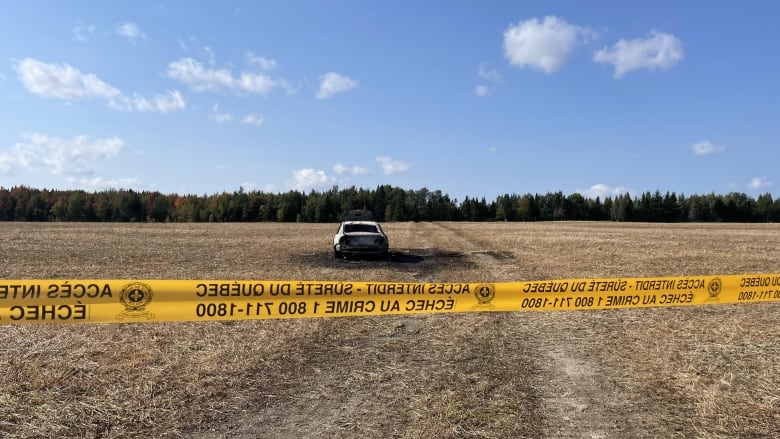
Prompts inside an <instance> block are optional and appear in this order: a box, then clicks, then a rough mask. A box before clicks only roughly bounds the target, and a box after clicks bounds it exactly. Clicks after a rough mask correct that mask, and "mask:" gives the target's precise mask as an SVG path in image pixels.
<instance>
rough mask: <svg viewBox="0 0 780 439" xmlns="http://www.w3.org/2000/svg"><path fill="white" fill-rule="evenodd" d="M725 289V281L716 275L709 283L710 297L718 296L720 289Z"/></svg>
mask: <svg viewBox="0 0 780 439" xmlns="http://www.w3.org/2000/svg"><path fill="white" fill-rule="evenodd" d="M722 289H723V282H722V281H721V280H720V278H719V277H716V278H715V279H713V280H711V281H710V283H708V284H707V292H708V293H709V294H710V299H715V298H717V297H718V294H720V291H721V290H722Z"/></svg>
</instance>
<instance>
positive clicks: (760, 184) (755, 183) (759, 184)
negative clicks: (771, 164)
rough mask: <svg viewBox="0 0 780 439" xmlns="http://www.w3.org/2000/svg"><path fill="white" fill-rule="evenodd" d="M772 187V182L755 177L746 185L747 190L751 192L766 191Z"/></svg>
mask: <svg viewBox="0 0 780 439" xmlns="http://www.w3.org/2000/svg"><path fill="white" fill-rule="evenodd" d="M773 185H774V182H772V181H769V180H767V178H766V177H755V178H752V179H751V180H750V183H748V188H749V189H753V190H758V189H766V188H770V187H772V186H773Z"/></svg>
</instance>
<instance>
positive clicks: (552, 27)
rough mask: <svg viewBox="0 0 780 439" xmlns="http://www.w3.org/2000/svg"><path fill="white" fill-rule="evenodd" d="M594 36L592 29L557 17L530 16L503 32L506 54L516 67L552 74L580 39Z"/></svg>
mask: <svg viewBox="0 0 780 439" xmlns="http://www.w3.org/2000/svg"><path fill="white" fill-rule="evenodd" d="M592 35H594V32H593V31H591V30H589V29H587V28H583V27H580V26H575V25H572V24H569V23H567V22H566V20H564V19H562V18H558V17H555V16H547V17H544V18H543V19H542V20H539V19H538V18H531V19H529V20H526V21H520V22H518V23H517V24H515V25H510V26H509V28H507V30H506V31H505V32H504V55H505V56H506V58H507V59H508V60H509V63H510V64H513V65H515V66H518V67H521V68H522V67H530V68H532V69H535V70H541V71H543V72H545V73H553V72H556V71H557V70H559V69H560V68H561V67H562V66H563V65H564V64H565V63H566V60H567V59H568V58H569V54H570V53H571V51H572V49H573V48H574V46H575V45H576V44H577V43H578V41H580V40H587V39H588V38H590V37H591V36H592Z"/></svg>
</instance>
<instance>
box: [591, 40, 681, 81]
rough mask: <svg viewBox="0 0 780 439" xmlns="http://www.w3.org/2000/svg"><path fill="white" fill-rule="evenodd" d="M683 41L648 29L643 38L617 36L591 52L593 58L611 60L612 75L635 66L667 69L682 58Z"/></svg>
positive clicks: (608, 62)
mask: <svg viewBox="0 0 780 439" xmlns="http://www.w3.org/2000/svg"><path fill="white" fill-rule="evenodd" d="M683 52H684V50H683V44H682V41H680V40H679V39H678V38H677V37H675V36H674V35H670V34H665V33H660V32H655V31H654V32H651V33H650V35H649V36H648V37H647V38H644V39H641V38H640V39H635V40H620V41H618V42H617V43H615V45H613V46H612V47H611V48H606V47H605V48H603V49H601V50H599V51H597V52H596V53H595V54H594V55H593V61H594V62H597V63H603V64H612V65H613V66H614V67H615V75H614V76H615V78H620V77H622V76H623V75H624V74H626V73H628V72H630V71H632V70H637V69H648V70H656V69H657V70H669V69H671V68H672V66H674V65H675V64H677V63H678V62H680V61H682V59H683Z"/></svg>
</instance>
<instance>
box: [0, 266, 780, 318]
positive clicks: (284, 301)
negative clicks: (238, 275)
mask: <svg viewBox="0 0 780 439" xmlns="http://www.w3.org/2000/svg"><path fill="white" fill-rule="evenodd" d="M746 302H750V303H753V302H780V274H743V275H725V276H688V277H645V278H614V279H564V280H541V281H525V282H504V283H406V282H341V281H302V282H299V281H252V280H100V279H92V280H0V324H8V323H97V322H173V321H215V320H258V319H279V318H302V317H344V316H373V315H398V314H425V313H428V314H434V313H450V312H482V311H566V310H591V309H617V308H644V307H669V306H689V305H707V304H727V303H746Z"/></svg>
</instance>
